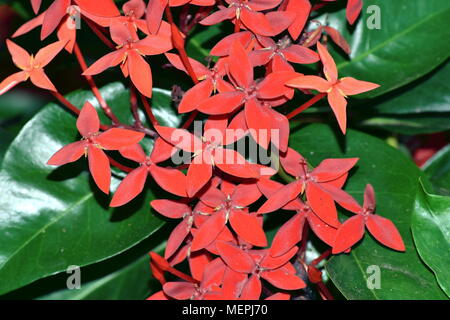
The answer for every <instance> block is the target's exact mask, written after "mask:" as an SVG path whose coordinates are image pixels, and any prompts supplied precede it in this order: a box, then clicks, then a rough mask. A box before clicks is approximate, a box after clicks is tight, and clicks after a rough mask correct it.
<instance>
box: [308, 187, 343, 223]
mask: <svg viewBox="0 0 450 320" xmlns="http://www.w3.org/2000/svg"><path fill="white" fill-rule="evenodd" d="M306 198H307V199H308V203H309V205H310V206H311V208H312V209H313V211H314V212H315V213H316V214H317V216H319V218H320V219H322V220H323V221H324V222H326V223H327V224H329V225H330V226H333V227H338V226H339V221H338V218H337V211H336V206H335V205H334V201H333V198H332V197H331V195H330V194H328V193H327V192H325V191H324V190H323V189H322V188H321V187H320V186H319V184H317V183H314V182H309V183H308V184H307V185H306Z"/></svg>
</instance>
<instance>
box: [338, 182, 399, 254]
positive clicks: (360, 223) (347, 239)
mask: <svg viewBox="0 0 450 320" xmlns="http://www.w3.org/2000/svg"><path fill="white" fill-rule="evenodd" d="M345 208H346V209H347V210H349V211H352V212H354V213H356V215H355V216H353V217H351V218H349V219H347V220H346V221H345V222H344V223H343V224H342V225H341V226H340V227H339V229H338V231H337V234H336V239H335V242H334V245H333V251H332V253H333V254H337V253H341V252H343V251H345V250H347V249H349V248H350V247H352V246H353V245H354V244H355V243H357V242H358V241H359V240H361V239H362V237H363V236H364V229H365V228H364V227H365V226H366V227H367V229H368V230H369V232H370V233H371V234H372V235H373V237H374V238H375V239H377V240H378V241H379V242H381V243H382V244H384V245H385V246H387V247H389V248H391V249H394V250H397V251H405V244H404V243H403V240H402V236H401V235H400V233H399V232H398V230H397V228H396V227H395V225H394V224H393V223H392V221H391V220H389V219H386V218H383V217H381V216H379V215H377V214H374V213H373V212H374V211H375V191H374V189H373V187H372V185H370V184H368V185H367V186H366V190H365V191H364V204H363V206H362V207H361V206H360V205H359V204H358V203H357V202H356V201H353V202H352V201H347V203H346V205H345Z"/></svg>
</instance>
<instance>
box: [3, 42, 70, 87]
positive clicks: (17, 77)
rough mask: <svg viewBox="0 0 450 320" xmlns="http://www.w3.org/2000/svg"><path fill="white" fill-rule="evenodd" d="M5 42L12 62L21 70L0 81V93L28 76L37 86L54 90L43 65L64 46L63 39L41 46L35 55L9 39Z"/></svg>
mask: <svg viewBox="0 0 450 320" xmlns="http://www.w3.org/2000/svg"><path fill="white" fill-rule="evenodd" d="M6 44H7V46H8V50H9V52H10V53H11V56H12V60H13V62H14V64H15V65H16V66H17V67H18V68H20V69H22V71H19V72H17V73H14V74H12V75H10V76H9V77H7V78H6V79H4V80H3V81H2V82H1V83H0V95H2V94H4V93H5V92H7V91H8V90H10V89H11V88H13V87H14V86H15V85H17V84H18V83H20V82H24V81H26V80H28V78H30V80H31V82H32V83H33V84H34V85H35V86H37V87H39V88H42V89H46V90H51V91H56V88H55V86H54V85H53V83H52V82H51V81H50V80H49V79H48V77H47V75H46V74H45V73H44V67H45V66H46V65H47V64H49V63H50V62H51V61H52V60H53V58H55V56H56V55H57V54H58V53H59V52H60V51H61V50H62V49H63V48H64V46H65V45H66V42H65V41H58V42H55V43H52V44H50V45H48V46H46V47H44V48H42V49H41V50H39V51H38V53H37V54H36V56H33V55H30V54H29V53H28V52H27V51H25V49H23V48H21V47H19V46H18V45H17V44H15V43H14V42H12V41H11V40H9V39H8V40H6Z"/></svg>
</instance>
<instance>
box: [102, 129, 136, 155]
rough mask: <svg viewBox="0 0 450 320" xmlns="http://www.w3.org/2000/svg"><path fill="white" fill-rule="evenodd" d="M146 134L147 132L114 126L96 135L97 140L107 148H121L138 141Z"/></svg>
mask: <svg viewBox="0 0 450 320" xmlns="http://www.w3.org/2000/svg"><path fill="white" fill-rule="evenodd" d="M144 136H145V134H144V133H142V132H138V131H134V130H128V129H121V128H112V129H109V130H107V131H105V132H103V133H102V134H100V135H99V136H98V137H96V138H95V142H96V143H98V144H100V145H101V146H102V148H104V149H106V150H119V149H120V148H123V147H126V146H130V145H133V144H136V143H138V142H139V141H141V140H142V139H143V138H144Z"/></svg>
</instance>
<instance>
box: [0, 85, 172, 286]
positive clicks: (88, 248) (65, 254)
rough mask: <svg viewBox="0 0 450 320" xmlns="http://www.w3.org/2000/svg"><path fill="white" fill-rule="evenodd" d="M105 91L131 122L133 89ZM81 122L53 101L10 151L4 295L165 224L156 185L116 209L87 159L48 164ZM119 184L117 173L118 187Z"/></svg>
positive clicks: (0, 265) (2, 218) (74, 97)
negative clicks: (155, 205)
mask: <svg viewBox="0 0 450 320" xmlns="http://www.w3.org/2000/svg"><path fill="white" fill-rule="evenodd" d="M164 92H165V91H156V92H155V104H156V101H157V98H156V96H158V95H163V94H165V93H164ZM102 94H103V96H104V97H105V99H106V100H107V102H108V103H109V104H110V105H111V106H112V108H113V110H114V111H115V112H116V113H117V115H118V116H119V118H121V119H125V120H124V121H125V123H130V124H132V122H131V120H130V119H128V118H126V117H125V114H129V98H128V97H129V96H128V91H127V90H125V89H124V87H123V86H122V85H121V84H117V83H115V84H111V85H109V86H106V87H105V88H103V89H102ZM88 99H89V100H90V101H91V102H93V103H94V104H96V105H97V103H96V101H95V99H94V98H93V97H92V94H91V93H88V92H85V91H80V92H77V93H74V94H71V95H69V100H70V101H72V103H73V104H74V105H76V106H78V107H81V106H82V105H83V104H84V102H85V101H86V100H88ZM163 100H164V99H161V100H160V101H163ZM167 110H170V108H167ZM167 112H169V111H167ZM129 117H131V115H130V116H129ZM102 118H103V117H102ZM127 119H128V121H127ZM161 120H162V119H161ZM75 121H76V119H75V117H74V116H72V115H71V114H69V113H68V112H67V111H66V110H63V109H62V108H61V107H60V106H57V105H55V104H50V105H48V106H46V107H45V108H44V109H43V110H42V111H41V112H39V113H38V114H37V115H36V116H35V117H34V118H33V119H32V120H31V121H30V122H28V123H27V125H26V126H25V127H24V128H23V129H22V131H21V132H20V134H19V135H18V136H17V137H16V139H15V140H14V141H13V143H12V144H11V146H10V147H9V149H8V151H7V153H6V155H5V159H4V162H3V166H2V170H1V172H0V187H1V189H2V190H3V192H2V194H1V195H0V242H1V243H2V245H1V246H0V279H2V281H0V293H5V292H8V291H11V290H13V289H16V288H18V287H21V286H23V285H25V284H27V283H30V282H32V281H34V280H36V279H39V278H42V277H44V276H48V275H51V274H54V273H57V272H59V271H63V270H66V268H67V266H69V265H79V266H84V265H88V264H92V263H95V262H97V261H100V260H104V259H106V258H108V257H111V256H114V255H117V254H118V253H120V252H122V251H124V250H126V249H127V248H130V247H131V246H133V245H135V244H136V243H138V242H140V241H141V240H142V239H144V238H146V237H148V236H149V235H150V234H152V233H153V232H154V231H155V230H157V229H158V228H159V227H160V226H161V225H162V224H163V221H162V220H161V219H160V218H158V217H157V216H156V215H154V214H150V210H149V204H148V203H149V201H150V200H151V199H153V198H154V197H155V196H154V193H155V192H160V191H159V190H160V189H159V188H158V187H156V186H155V185H154V184H149V185H148V186H147V188H146V192H144V193H143V194H142V195H140V196H139V197H138V198H136V199H135V200H133V201H132V202H130V203H129V204H128V205H126V206H123V207H120V208H116V209H110V208H109V207H108V204H109V201H110V196H107V195H104V194H103V193H101V192H100V191H98V189H97V187H96V186H95V184H94V183H93V181H92V178H90V176H89V174H88V172H87V165H86V161H85V160H84V159H80V160H79V161H77V162H76V163H74V164H69V165H65V166H61V167H59V168H55V167H52V166H48V165H46V162H47V160H48V159H49V158H50V157H51V155H52V154H53V153H55V152H56V151H57V150H58V149H59V148H61V147H62V146H63V145H65V144H68V143H70V142H73V141H76V140H77V139H79V136H78V134H77V130H76V126H75ZM119 182H120V180H119V179H117V178H115V177H113V179H112V189H113V190H114V189H115V188H116V187H117V185H118V183H119ZM150 189H151V190H152V191H150ZM153 190H154V191H153Z"/></svg>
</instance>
